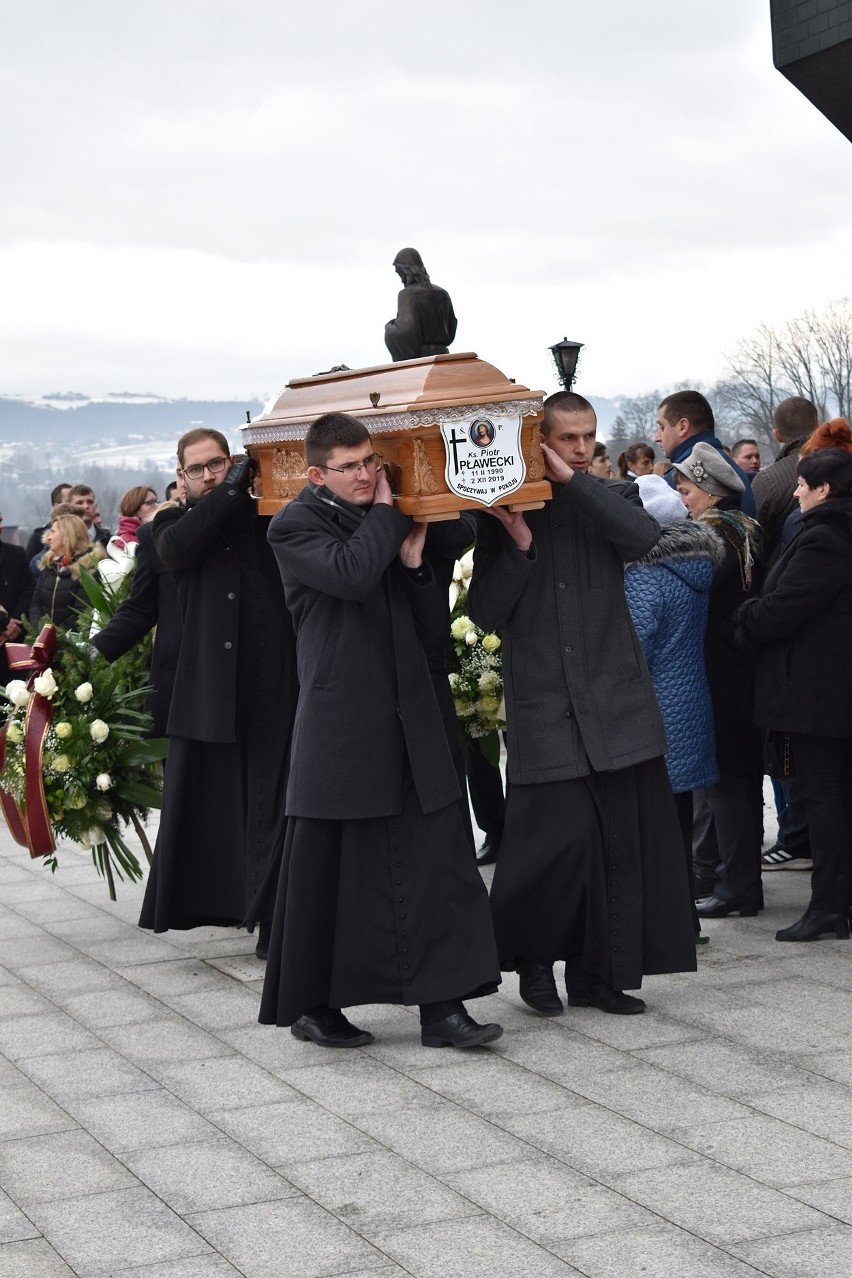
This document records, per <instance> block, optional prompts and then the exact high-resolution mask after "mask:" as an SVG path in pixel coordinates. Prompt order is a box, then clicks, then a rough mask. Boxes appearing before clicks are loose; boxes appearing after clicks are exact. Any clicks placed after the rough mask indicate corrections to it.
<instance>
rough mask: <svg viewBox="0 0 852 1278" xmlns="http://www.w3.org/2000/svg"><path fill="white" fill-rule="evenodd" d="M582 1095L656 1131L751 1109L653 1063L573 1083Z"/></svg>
mask: <svg viewBox="0 0 852 1278" xmlns="http://www.w3.org/2000/svg"><path fill="white" fill-rule="evenodd" d="M575 1086H576V1089H577V1091H578V1092H579V1093H580V1095H581V1096H584V1097H586V1098H587V1099H588V1100H592V1101H595V1102H596V1103H597V1104H599V1105H604V1106H605V1107H606V1108H607V1109H612V1110H614V1111H615V1112H616V1113H617V1114H624V1115H625V1117H627V1118H633V1119H635V1120H636V1121H637V1122H640V1123H643V1124H645V1125H646V1126H649V1127H653V1128H655V1129H657V1130H658V1131H667V1130H669V1129H670V1128H674V1127H679V1126H683V1125H684V1124H689V1125H693V1124H695V1123H701V1122H723V1121H726V1120H733V1119H738V1118H749V1117H750V1116H751V1110H749V1109H747V1108H746V1107H745V1106H744V1105H740V1104H738V1103H737V1102H736V1101H733V1100H729V1099H727V1098H726V1097H725V1096H721V1095H719V1094H718V1093H715V1094H714V1093H709V1092H707V1091H706V1090H705V1089H704V1088H702V1087H698V1086H696V1084H694V1083H690V1082H687V1081H686V1079H682V1078H678V1076H677V1075H672V1074H667V1073H666V1072H665V1070H661V1069H657V1068H656V1067H655V1066H652V1065H644V1066H641V1067H639V1066H637V1068H636V1069H634V1070H631V1071H630V1072H629V1073H628V1074H620V1073H619V1074H602V1075H599V1076H598V1077H597V1078H583V1079H581V1080H579V1081H578V1082H577V1083H576V1084H575Z"/></svg>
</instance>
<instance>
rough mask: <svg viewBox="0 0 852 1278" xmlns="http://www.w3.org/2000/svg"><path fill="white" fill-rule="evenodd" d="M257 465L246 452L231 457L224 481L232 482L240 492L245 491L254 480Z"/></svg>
mask: <svg viewBox="0 0 852 1278" xmlns="http://www.w3.org/2000/svg"><path fill="white" fill-rule="evenodd" d="M257 470H258V466H257V462H256V461H255V459H254V458H253V457H249V455H248V454H247V453H246V454H244V455H243V456H242V457H232V458H231V469H230V470H229V471H228V473H227V475H226V476H225V483H227V484H233V486H234V488H238V489H239V490H240V492H243V493H247V492H248V490H249V489H250V488H251V486H252V483H253V482H254V477H255V475H256V474H257Z"/></svg>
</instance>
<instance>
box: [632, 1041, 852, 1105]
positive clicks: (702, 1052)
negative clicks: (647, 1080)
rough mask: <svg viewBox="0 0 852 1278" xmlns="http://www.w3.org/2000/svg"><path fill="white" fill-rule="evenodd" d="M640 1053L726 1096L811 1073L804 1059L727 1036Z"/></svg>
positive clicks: (779, 1084) (771, 1087) (752, 1091)
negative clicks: (772, 1052)
mask: <svg viewBox="0 0 852 1278" xmlns="http://www.w3.org/2000/svg"><path fill="white" fill-rule="evenodd" d="M636 1057H637V1058H638V1059H640V1060H643V1061H647V1062H648V1063H649V1064H650V1065H657V1066H659V1068H660V1069H662V1070H665V1071H666V1072H667V1073H670V1074H678V1075H680V1077H681V1078H686V1079H689V1081H690V1082H692V1083H696V1084H697V1085H698V1086H700V1087H702V1088H706V1089H707V1090H708V1091H710V1092H712V1093H714V1094H717V1095H723V1096H732V1097H741V1096H751V1095H753V1094H755V1092H756V1091H757V1090H758V1089H759V1090H760V1091H762V1092H764V1093H765V1092H770V1091H773V1090H774V1089H775V1088H776V1087H784V1086H785V1085H786V1084H788V1083H795V1082H800V1081H803V1080H807V1079H808V1078H809V1077H810V1075H809V1074H808V1072H807V1070H806V1069H804V1068H803V1066H804V1064H805V1062H804V1061H801V1062H800V1061H796V1062H795V1063H792V1062H791V1061H790V1060H789V1059H779V1058H778V1057H774V1058H772V1057H769V1056H768V1054H767V1053H765V1052H758V1051H756V1050H755V1049H754V1048H750V1047H744V1046H742V1045H741V1044H739V1043H731V1042H728V1041H727V1040H725V1039H723V1038H714V1037H704V1038H701V1039H697V1040H693V1041H692V1042H689V1043H674V1044H672V1045H671V1046H669V1047H649V1048H646V1049H644V1050H643V1051H640V1052H637V1053H636ZM850 1081H852V1071H850Z"/></svg>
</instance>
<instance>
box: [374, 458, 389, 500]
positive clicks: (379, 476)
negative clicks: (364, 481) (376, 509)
mask: <svg viewBox="0 0 852 1278" xmlns="http://www.w3.org/2000/svg"><path fill="white" fill-rule="evenodd" d="M373 505H374V506H392V505H393V493H392V492H391V486H390V484H389V483H388V477H387V475H386V474H385V468H384V466H380V467H379V469H378V471H377V473H376V491H375V493H374V495H373Z"/></svg>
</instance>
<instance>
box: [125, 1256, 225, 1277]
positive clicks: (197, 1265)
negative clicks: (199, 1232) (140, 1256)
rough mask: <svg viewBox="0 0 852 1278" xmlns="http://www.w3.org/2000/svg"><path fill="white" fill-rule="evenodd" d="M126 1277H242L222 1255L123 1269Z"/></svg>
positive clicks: (186, 1258)
mask: <svg viewBox="0 0 852 1278" xmlns="http://www.w3.org/2000/svg"><path fill="white" fill-rule="evenodd" d="M121 1272H122V1274H124V1275H126V1278H242V1275H240V1271H239V1269H235V1268H234V1266H233V1265H232V1264H229V1262H228V1261H227V1260H225V1258H224V1256H216V1255H212V1254H211V1255H209V1256H191V1257H190V1256H183V1257H182V1258H181V1259H180V1260H166V1261H164V1262H163V1263H162V1264H160V1263H159V1262H158V1263H156V1264H153V1265H142V1266H140V1267H139V1268H137V1267H136V1266H135V1265H134V1266H133V1267H132V1268H131V1269H123V1270H122V1271H121Z"/></svg>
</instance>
